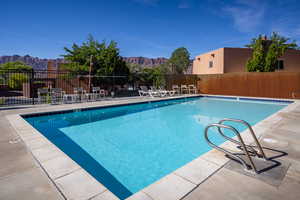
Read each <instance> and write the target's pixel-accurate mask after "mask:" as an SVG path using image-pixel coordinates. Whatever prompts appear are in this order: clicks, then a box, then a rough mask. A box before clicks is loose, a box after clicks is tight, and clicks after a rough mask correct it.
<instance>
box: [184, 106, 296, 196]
mask: <svg viewBox="0 0 300 200" xmlns="http://www.w3.org/2000/svg"><path fill="white" fill-rule="evenodd" d="M279 116H280V117H281V118H280V119H279V121H278V122H277V123H276V125H275V126H270V127H269V128H268V129H266V130H265V131H264V133H263V134H262V137H261V138H260V142H261V144H262V145H263V146H264V147H270V148H273V149H276V150H281V151H284V152H286V153H288V155H286V156H283V157H282V159H283V160H285V161H288V162H290V163H291V165H290V167H289V169H288V171H287V174H286V176H285V178H284V179H283V181H282V183H281V184H280V185H279V187H275V186H271V185H270V184H267V183H265V182H262V181H261V180H258V179H255V178H252V177H249V176H245V175H242V174H240V173H237V172H235V171H232V170H228V169H225V168H221V170H219V171H218V172H217V173H216V174H214V175H213V176H212V177H211V178H209V179H208V180H207V181H205V182H203V183H202V184H200V185H199V186H198V187H197V188H195V189H194V191H192V192H191V193H190V194H188V195H187V196H186V197H184V198H183V199H184V200H200V199H201V200H204V199H205V200H216V199H228V200H246V199H249V200H268V199H269V200H276V199H278V200H283V199H284V200H298V199H300V105H298V106H296V107H295V108H294V109H292V110H290V111H288V112H280V113H279ZM266 153H267V155H268V154H269V156H270V152H268V151H267V152H266Z"/></svg>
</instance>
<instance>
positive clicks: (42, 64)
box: [0, 55, 168, 70]
mask: <svg viewBox="0 0 300 200" xmlns="http://www.w3.org/2000/svg"><path fill="white" fill-rule="evenodd" d="M124 60H125V62H127V63H134V64H139V65H143V66H147V67H152V66H155V65H160V64H163V63H165V62H167V61H168V59H166V58H146V57H124ZM15 61H22V62H24V63H26V64H27V65H29V66H32V67H33V68H34V69H35V70H45V69H47V64H48V61H52V62H54V64H57V63H62V62H64V59H62V58H57V59H41V58H38V57H31V56H29V55H26V56H19V55H13V56H0V64H3V63H7V62H15Z"/></svg>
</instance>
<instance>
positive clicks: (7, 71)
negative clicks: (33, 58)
mask: <svg viewBox="0 0 300 200" xmlns="http://www.w3.org/2000/svg"><path fill="white" fill-rule="evenodd" d="M31 71H32V67H31V66H28V65H26V64H24V63H23V62H20V61H16V62H7V63H4V64H1V65H0V79H2V80H1V82H2V83H7V84H8V86H9V87H10V88H11V89H15V90H20V89H22V84H23V83H25V82H28V80H29V77H28V73H29V72H31Z"/></svg>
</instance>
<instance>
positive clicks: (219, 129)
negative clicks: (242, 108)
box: [218, 118, 268, 160]
mask: <svg viewBox="0 0 300 200" xmlns="http://www.w3.org/2000/svg"><path fill="white" fill-rule="evenodd" d="M226 121H231V122H238V123H241V124H244V125H245V126H247V128H248V129H249V131H250V133H251V135H252V138H253V140H254V142H255V144H256V146H250V145H245V146H246V147H247V148H249V149H251V152H252V153H254V154H256V155H257V156H258V157H263V158H264V159H265V160H268V158H267V157H266V154H265V153H264V151H263V149H262V147H261V145H260V143H259V142H258V139H257V137H256V136H255V134H254V131H253V129H252V127H251V126H250V124H249V123H248V122H246V121H244V120H241V119H232V118H225V119H222V120H221V121H219V124H223V123H224V122H226ZM218 131H219V133H220V134H221V135H222V136H223V137H224V138H226V139H227V140H229V141H231V142H233V143H235V144H238V145H241V142H239V141H237V140H234V139H232V138H230V137H228V136H226V135H225V134H224V132H223V131H222V130H221V128H219V127H218ZM253 147H257V148H258V150H259V154H258V153H257V151H256V150H255V149H254V148H253Z"/></svg>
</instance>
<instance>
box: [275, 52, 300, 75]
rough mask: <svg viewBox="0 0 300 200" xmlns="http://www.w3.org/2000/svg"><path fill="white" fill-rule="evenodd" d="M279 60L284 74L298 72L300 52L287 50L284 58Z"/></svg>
mask: <svg viewBox="0 0 300 200" xmlns="http://www.w3.org/2000/svg"><path fill="white" fill-rule="evenodd" d="M279 60H283V62H284V69H283V70H280V71H284V72H300V50H292V49H290V50H287V51H286V53H285V54H284V56H282V58H280V59H279Z"/></svg>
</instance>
